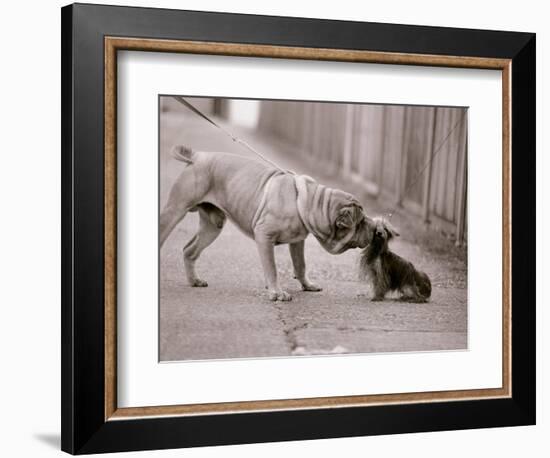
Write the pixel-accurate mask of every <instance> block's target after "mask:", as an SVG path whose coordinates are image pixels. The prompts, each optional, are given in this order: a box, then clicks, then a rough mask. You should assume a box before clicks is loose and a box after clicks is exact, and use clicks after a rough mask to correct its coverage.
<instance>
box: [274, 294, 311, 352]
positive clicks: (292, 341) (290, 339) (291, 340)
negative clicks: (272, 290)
mask: <svg viewBox="0 0 550 458" xmlns="http://www.w3.org/2000/svg"><path fill="white" fill-rule="evenodd" d="M273 307H274V308H275V310H276V311H277V319H278V320H279V322H280V323H281V324H282V327H283V333H284V335H285V342H286V343H287V345H288V347H289V349H290V353H291V354H292V353H293V352H294V351H295V350H296V349H297V348H304V349H305V346H304V345H300V344H299V343H298V337H297V336H296V331H299V330H301V329H306V328H307V327H308V326H309V324H308V323H301V324H294V325H292V326H291V325H290V324H289V323H288V322H287V320H286V318H285V314H284V310H283V307H282V305H280V304H278V303H277V302H274V303H273Z"/></svg>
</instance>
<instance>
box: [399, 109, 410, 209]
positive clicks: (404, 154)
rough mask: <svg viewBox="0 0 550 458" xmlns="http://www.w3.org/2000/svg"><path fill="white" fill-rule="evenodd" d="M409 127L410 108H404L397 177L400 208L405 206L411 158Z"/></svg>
mask: <svg viewBox="0 0 550 458" xmlns="http://www.w3.org/2000/svg"><path fill="white" fill-rule="evenodd" d="M408 125H409V107H408V106H405V107H403V130H402V137H401V150H400V151H399V174H398V175H397V186H396V199H397V201H396V205H397V206H398V207H402V206H403V197H404V196H403V189H404V188H405V180H406V179H407V161H408V158H409V155H408V149H407V142H408V140H409V138H408Z"/></svg>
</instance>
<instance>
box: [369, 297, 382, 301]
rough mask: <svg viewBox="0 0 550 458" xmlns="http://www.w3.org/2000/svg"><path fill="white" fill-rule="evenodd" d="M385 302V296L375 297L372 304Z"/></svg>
mask: <svg viewBox="0 0 550 458" xmlns="http://www.w3.org/2000/svg"><path fill="white" fill-rule="evenodd" d="M383 300H384V296H374V297H372V298H371V302H381V301H383Z"/></svg>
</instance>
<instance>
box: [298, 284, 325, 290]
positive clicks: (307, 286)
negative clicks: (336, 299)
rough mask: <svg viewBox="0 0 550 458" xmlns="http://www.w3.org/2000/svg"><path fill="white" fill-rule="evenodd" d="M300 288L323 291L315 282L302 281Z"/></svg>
mask: <svg viewBox="0 0 550 458" xmlns="http://www.w3.org/2000/svg"><path fill="white" fill-rule="evenodd" d="M302 289H303V290H304V291H323V288H321V287H320V286H317V285H316V284H315V283H306V284H303V283H302Z"/></svg>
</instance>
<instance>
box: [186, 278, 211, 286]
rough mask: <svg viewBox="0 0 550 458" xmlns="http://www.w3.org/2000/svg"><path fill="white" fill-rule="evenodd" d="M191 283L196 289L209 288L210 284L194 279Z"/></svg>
mask: <svg viewBox="0 0 550 458" xmlns="http://www.w3.org/2000/svg"><path fill="white" fill-rule="evenodd" d="M189 283H191V286H193V287H196V288H206V287H207V286H208V282H206V281H204V280H201V279H200V278H194V279H193V280H191V281H190V282H189Z"/></svg>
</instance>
